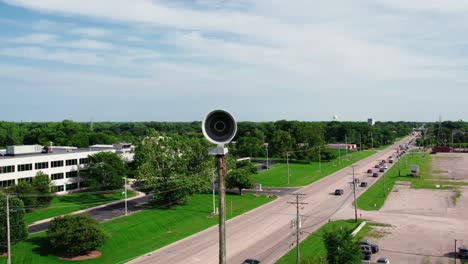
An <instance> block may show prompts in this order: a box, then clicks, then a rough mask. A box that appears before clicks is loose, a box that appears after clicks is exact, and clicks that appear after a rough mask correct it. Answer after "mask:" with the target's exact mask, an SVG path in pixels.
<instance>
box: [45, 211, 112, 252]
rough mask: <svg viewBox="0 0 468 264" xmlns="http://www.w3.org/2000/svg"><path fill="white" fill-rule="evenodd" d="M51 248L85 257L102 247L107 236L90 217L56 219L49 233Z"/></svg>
mask: <svg viewBox="0 0 468 264" xmlns="http://www.w3.org/2000/svg"><path fill="white" fill-rule="evenodd" d="M47 235H48V237H49V241H50V245H51V247H52V248H53V249H54V250H56V251H57V253H65V254H67V255H69V256H78V255H83V254H85V253H86V252H88V251H91V250H95V249H96V248H98V247H99V246H102V245H103V244H104V242H105V241H106V238H107V236H106V235H105V234H104V232H103V231H102V230H101V227H100V226H99V223H98V222H97V221H96V220H94V219H93V218H91V216H89V215H68V216H63V217H57V218H54V219H53V220H52V221H51V222H50V226H49V230H48V231H47Z"/></svg>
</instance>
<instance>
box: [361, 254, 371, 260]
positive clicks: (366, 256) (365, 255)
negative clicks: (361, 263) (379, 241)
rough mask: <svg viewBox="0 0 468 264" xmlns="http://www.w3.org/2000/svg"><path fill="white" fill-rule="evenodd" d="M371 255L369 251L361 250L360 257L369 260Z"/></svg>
mask: <svg viewBox="0 0 468 264" xmlns="http://www.w3.org/2000/svg"><path fill="white" fill-rule="evenodd" d="M371 257H372V254H371V253H369V252H362V259H363V260H370V259H371Z"/></svg>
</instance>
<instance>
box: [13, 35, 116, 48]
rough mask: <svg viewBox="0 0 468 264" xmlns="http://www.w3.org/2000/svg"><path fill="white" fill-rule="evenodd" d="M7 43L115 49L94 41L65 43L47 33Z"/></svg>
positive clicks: (102, 42) (15, 39)
mask: <svg viewBox="0 0 468 264" xmlns="http://www.w3.org/2000/svg"><path fill="white" fill-rule="evenodd" d="M5 41H7V42H13V43H21V44H37V45H40V46H46V47H62V48H74V49H96V50H109V49H113V48H114V45H113V44H111V43H108V42H104V41H98V40H93V39H78V40H71V41H65V40H61V39H60V38H59V36H57V35H54V34H46V33H33V34H29V35H25V36H21V37H15V38H11V39H5Z"/></svg>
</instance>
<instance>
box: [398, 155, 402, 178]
mask: <svg viewBox="0 0 468 264" xmlns="http://www.w3.org/2000/svg"><path fill="white" fill-rule="evenodd" d="M400 160H401V157H399V158H398V177H400V176H401V169H400Z"/></svg>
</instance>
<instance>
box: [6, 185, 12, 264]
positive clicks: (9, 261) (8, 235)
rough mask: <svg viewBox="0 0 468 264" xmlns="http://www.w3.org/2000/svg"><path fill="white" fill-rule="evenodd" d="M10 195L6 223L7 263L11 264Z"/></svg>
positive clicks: (7, 197) (7, 203) (7, 200)
mask: <svg viewBox="0 0 468 264" xmlns="http://www.w3.org/2000/svg"><path fill="white" fill-rule="evenodd" d="M9 200H10V195H8V194H7V195H6V225H7V247H8V252H7V254H8V260H7V263H8V264H11V243H10V201H9Z"/></svg>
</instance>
